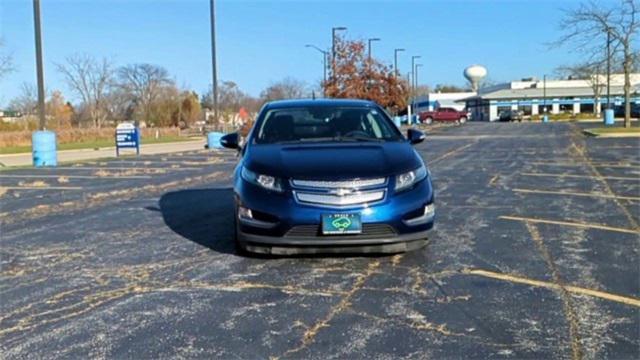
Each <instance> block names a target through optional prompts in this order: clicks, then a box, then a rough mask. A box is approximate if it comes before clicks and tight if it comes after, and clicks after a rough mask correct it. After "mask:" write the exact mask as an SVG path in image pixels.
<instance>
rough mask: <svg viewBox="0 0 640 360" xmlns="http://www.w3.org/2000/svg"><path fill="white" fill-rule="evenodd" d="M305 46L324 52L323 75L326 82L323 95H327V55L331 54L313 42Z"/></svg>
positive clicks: (323, 86)
mask: <svg viewBox="0 0 640 360" xmlns="http://www.w3.org/2000/svg"><path fill="white" fill-rule="evenodd" d="M304 47H308V48H312V49H316V50H318V51H320V52H321V53H322V70H323V73H322V76H323V80H324V82H323V83H322V95H323V96H327V92H326V90H325V86H326V85H327V57H328V56H329V52H328V51H325V50H322V49H320V48H319V47H317V46H315V45H312V44H307V45H305V46H304Z"/></svg>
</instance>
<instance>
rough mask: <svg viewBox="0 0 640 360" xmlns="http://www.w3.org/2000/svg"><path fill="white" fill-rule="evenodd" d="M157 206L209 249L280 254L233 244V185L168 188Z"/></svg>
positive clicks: (178, 228) (174, 227)
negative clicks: (174, 189)
mask: <svg viewBox="0 0 640 360" xmlns="http://www.w3.org/2000/svg"><path fill="white" fill-rule="evenodd" d="M158 205H159V209H158V208H155V207H147V210H150V211H160V212H161V213H162V218H163V220H164V223H165V224H166V225H167V226H168V227H169V228H170V229H171V230H172V231H173V232H175V233H176V234H178V235H180V236H182V237H183V238H185V239H188V240H190V241H193V242H195V243H197V244H200V245H202V246H206V247H208V248H209V249H211V250H214V251H217V252H220V253H225V254H234V255H238V256H243V257H250V258H260V259H273V258H281V257H283V256H279V255H266V254H253V253H245V252H243V253H241V254H239V253H238V252H237V251H236V248H235V239H234V235H235V232H234V219H233V216H234V209H233V207H234V203H233V189H232V188H222V189H189V190H179V191H172V192H168V193H166V194H164V195H162V197H161V198H160V201H159V203H158ZM386 256H389V255H388V254H375V253H374V254H359V253H353V254H352V253H344V254H298V255H287V256H285V257H289V258H291V257H294V258H325V257H331V258H347V257H371V258H376V257H386Z"/></svg>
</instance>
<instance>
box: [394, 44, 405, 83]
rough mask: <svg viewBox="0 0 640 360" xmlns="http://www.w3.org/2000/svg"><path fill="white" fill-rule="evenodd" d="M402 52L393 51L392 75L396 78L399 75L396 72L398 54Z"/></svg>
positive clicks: (398, 50)
mask: <svg viewBox="0 0 640 360" xmlns="http://www.w3.org/2000/svg"><path fill="white" fill-rule="evenodd" d="M400 51H404V49H393V73H394V74H395V76H396V77H398V75H399V74H400V73H399V72H398V52H400Z"/></svg>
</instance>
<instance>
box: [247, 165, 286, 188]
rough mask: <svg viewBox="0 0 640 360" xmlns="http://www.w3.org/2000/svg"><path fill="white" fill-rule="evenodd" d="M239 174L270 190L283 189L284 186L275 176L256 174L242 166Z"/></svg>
mask: <svg viewBox="0 0 640 360" xmlns="http://www.w3.org/2000/svg"><path fill="white" fill-rule="evenodd" d="M241 175H242V178H243V179H244V180H246V181H248V182H250V183H252V184H255V185H258V186H261V187H263V188H265V189H267V190H272V191H277V192H283V191H284V188H283V187H282V181H280V179H278V178H275V177H273V176H269V175H261V174H256V173H254V172H253V171H251V170H249V169H247V168H246V167H244V166H243V167H242V172H241Z"/></svg>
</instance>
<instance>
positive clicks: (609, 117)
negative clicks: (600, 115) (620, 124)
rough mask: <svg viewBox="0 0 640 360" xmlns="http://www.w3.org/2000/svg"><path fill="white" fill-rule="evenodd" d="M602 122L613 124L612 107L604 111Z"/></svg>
mask: <svg viewBox="0 0 640 360" xmlns="http://www.w3.org/2000/svg"><path fill="white" fill-rule="evenodd" d="M604 124H605V125H613V124H615V120H614V116H613V109H607V110H605V111H604Z"/></svg>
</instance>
